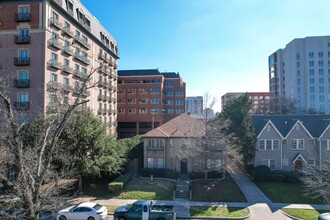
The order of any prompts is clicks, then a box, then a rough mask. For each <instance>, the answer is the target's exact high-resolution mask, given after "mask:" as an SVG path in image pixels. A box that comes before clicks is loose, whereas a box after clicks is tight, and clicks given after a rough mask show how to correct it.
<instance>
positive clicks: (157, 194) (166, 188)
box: [84, 179, 174, 200]
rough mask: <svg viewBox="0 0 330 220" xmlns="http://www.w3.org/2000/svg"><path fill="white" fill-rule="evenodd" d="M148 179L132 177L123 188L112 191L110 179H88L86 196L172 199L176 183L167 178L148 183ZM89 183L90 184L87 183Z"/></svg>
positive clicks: (85, 189)
mask: <svg viewBox="0 0 330 220" xmlns="http://www.w3.org/2000/svg"><path fill="white" fill-rule="evenodd" d="M148 180H149V179H147V180H143V179H132V180H131V181H130V182H129V183H128V184H127V185H126V186H125V187H124V189H123V190H121V191H119V192H117V193H110V192H109V190H108V183H109V182H110V181H102V180H101V181H92V180H90V181H89V182H87V181H86V185H85V187H84V196H91V197H100V198H105V199H106V198H114V199H152V200H172V199H173V189H174V183H173V182H171V181H166V180H155V184H153V185H150V184H148ZM87 183H88V184H87Z"/></svg>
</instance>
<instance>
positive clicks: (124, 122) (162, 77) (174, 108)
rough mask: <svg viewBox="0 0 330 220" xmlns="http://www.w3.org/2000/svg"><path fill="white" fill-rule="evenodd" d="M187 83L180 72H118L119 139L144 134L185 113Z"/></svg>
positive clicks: (147, 70) (151, 70)
mask: <svg viewBox="0 0 330 220" xmlns="http://www.w3.org/2000/svg"><path fill="white" fill-rule="evenodd" d="M185 99H186V84H185V82H184V81H183V80H182V78H181V76H180V75H179V73H174V72H167V73H160V72H159V70H158V69H146V70H119V71H118V106H117V108H118V129H117V132H118V137H119V138H125V137H131V136H134V135H137V134H144V133H146V132H148V131H150V130H152V129H153V128H156V127H158V126H159V125H162V124H163V123H165V122H167V121H169V120H171V119H172V118H174V117H176V116H178V115H180V114H181V113H183V112H185Z"/></svg>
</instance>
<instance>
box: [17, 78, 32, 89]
mask: <svg viewBox="0 0 330 220" xmlns="http://www.w3.org/2000/svg"><path fill="white" fill-rule="evenodd" d="M14 85H15V87H16V88H28V87H30V80H29V79H14Z"/></svg>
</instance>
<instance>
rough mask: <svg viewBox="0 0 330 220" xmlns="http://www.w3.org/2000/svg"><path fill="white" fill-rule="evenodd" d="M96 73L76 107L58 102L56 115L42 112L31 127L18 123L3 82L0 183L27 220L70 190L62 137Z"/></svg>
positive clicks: (81, 90)
mask: <svg viewBox="0 0 330 220" xmlns="http://www.w3.org/2000/svg"><path fill="white" fill-rule="evenodd" d="M95 71H96V70H95V69H94V70H91V72H90V74H88V76H86V78H85V80H84V81H83V82H82V84H81V86H80V87H78V88H76V89H77V90H78V92H76V93H77V96H76V98H75V99H74V101H73V103H72V104H69V103H67V102H62V103H58V104H59V105H58V109H57V111H56V112H53V114H51V115H50V116H44V114H43V113H42V114H40V115H39V117H38V118H37V119H35V120H34V121H33V122H32V123H30V124H20V123H18V122H17V112H16V111H15V109H14V106H13V104H12V101H11V99H10V97H9V96H8V94H7V91H9V90H8V84H7V80H5V79H2V80H0V112H1V116H2V117H1V124H0V134H1V136H0V143H1V144H0V155H1V157H0V164H1V165H0V166H1V169H0V182H1V183H2V185H3V186H4V194H5V196H6V197H7V198H9V200H7V201H10V203H11V204H9V207H18V208H19V209H21V210H22V211H21V212H19V214H20V215H21V216H22V217H23V218H25V219H36V218H37V214H38V212H40V211H41V210H42V209H44V208H45V207H46V205H49V204H50V205H56V202H54V201H51V200H52V198H58V196H59V194H60V192H61V191H62V190H63V189H67V187H68V185H67V184H64V183H63V181H61V179H62V178H63V177H69V175H68V172H67V171H65V156H64V155H63V154H61V149H60V147H59V146H60V140H59V137H60V135H61V133H62V131H63V129H64V128H65V126H66V124H67V121H68V119H69V118H70V116H71V114H72V113H73V112H74V110H75V109H76V108H77V107H78V106H80V105H82V104H84V103H86V102H88V100H82V99H81V96H82V94H83V93H84V92H85V91H86V90H87V89H88V87H89V86H90V85H91V83H89V81H90V79H91V76H92V75H93V73H94V72H95ZM92 86H93V85H92ZM60 100H61V99H58V100H57V101H59V102H60ZM64 171H65V172H64ZM57 201H58V202H59V200H57ZM7 206H8V204H7V205H5V206H4V207H2V208H0V210H4V208H6V207H7ZM2 214H3V213H2Z"/></svg>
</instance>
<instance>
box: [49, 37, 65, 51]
mask: <svg viewBox="0 0 330 220" xmlns="http://www.w3.org/2000/svg"><path fill="white" fill-rule="evenodd" d="M48 46H49V47H53V48H55V49H58V50H62V49H63V46H62V43H60V42H59V41H58V40H57V39H53V38H52V39H49V40H48Z"/></svg>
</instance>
